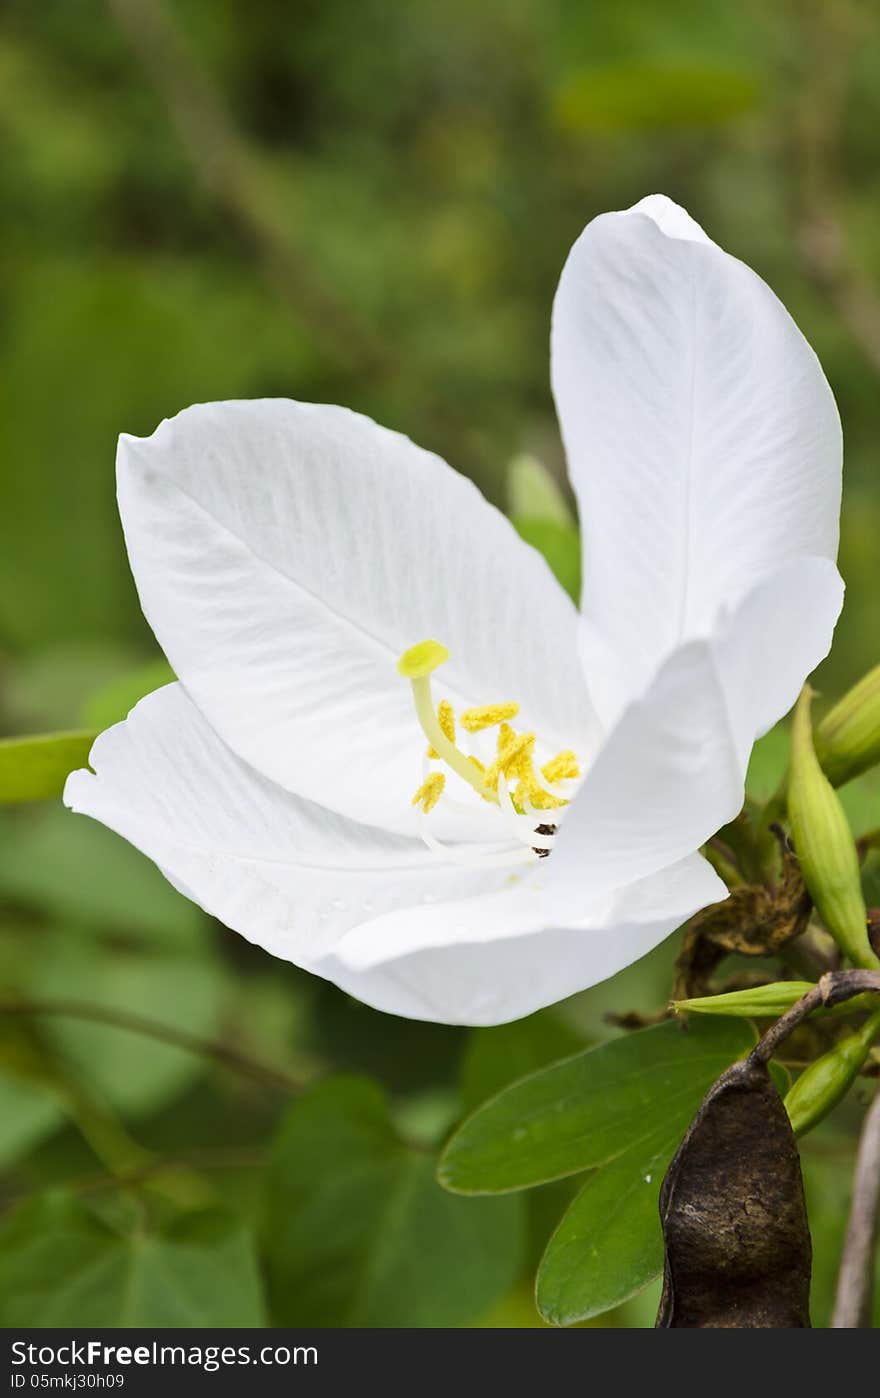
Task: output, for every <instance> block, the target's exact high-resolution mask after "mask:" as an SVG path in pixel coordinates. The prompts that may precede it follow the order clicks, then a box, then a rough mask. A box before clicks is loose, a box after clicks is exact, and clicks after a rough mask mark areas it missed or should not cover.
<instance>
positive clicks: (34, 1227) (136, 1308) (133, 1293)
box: [0, 1193, 265, 1328]
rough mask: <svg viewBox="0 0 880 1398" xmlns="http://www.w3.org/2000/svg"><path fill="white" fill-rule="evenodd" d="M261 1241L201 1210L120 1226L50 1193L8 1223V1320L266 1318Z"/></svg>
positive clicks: (3, 1314) (1, 1278)
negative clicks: (148, 1224) (163, 1223)
mask: <svg viewBox="0 0 880 1398" xmlns="http://www.w3.org/2000/svg"><path fill="white" fill-rule="evenodd" d="M264 1323H265V1318H264V1312H263V1305H262V1298H261V1292H260V1282H259V1277H258V1274H257V1268H256V1257H255V1253H254V1248H253V1243H252V1241H251V1239H250V1238H249V1237H248V1234H247V1232H246V1230H244V1229H243V1228H242V1227H241V1225H240V1224H239V1223H238V1222H237V1221H235V1220H234V1219H229V1218H226V1217H223V1216H222V1215H218V1214H192V1215H189V1216H187V1217H184V1218H181V1219H178V1220H175V1221H174V1222H173V1223H171V1224H170V1225H168V1226H167V1227H163V1228H159V1229H155V1230H154V1229H151V1228H146V1229H145V1228H142V1227H134V1228H131V1227H130V1228H129V1229H127V1230H126V1231H121V1230H119V1229H117V1228H115V1227H112V1226H111V1225H109V1224H108V1223H105V1222H104V1221H103V1220H102V1219H100V1218H99V1217H98V1216H97V1215H96V1214H94V1213H92V1212H91V1211H90V1210H88V1209H86V1208H85V1207H84V1206H83V1205H82V1204H80V1203H78V1202H77V1201H76V1200H74V1199H72V1198H70V1197H69V1196H67V1195H64V1194H55V1193H50V1194H43V1195H37V1196H36V1197H35V1198H33V1199H32V1200H30V1202H29V1203H28V1204H27V1205H25V1207H24V1208H22V1209H20V1210H19V1211H18V1213H16V1214H14V1215H13V1216H12V1218H11V1219H10V1220H9V1222H8V1223H6V1225H5V1226H4V1227H3V1229H2V1231H0V1324H3V1325H4V1326H9V1327H11V1326H35V1325H36V1326H69V1327H76V1328H80V1327H84V1326H101V1327H103V1326H151V1327H152V1326H163V1325H168V1326H182V1325H184V1326H202V1325H204V1326H227V1325H234V1326H260V1325H263V1324H264Z"/></svg>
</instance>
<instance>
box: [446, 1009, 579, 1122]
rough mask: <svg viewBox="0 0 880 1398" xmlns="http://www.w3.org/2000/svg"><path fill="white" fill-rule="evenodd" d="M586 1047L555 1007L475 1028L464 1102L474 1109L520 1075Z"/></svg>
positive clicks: (464, 1067)
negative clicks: (553, 1009)
mask: <svg viewBox="0 0 880 1398" xmlns="http://www.w3.org/2000/svg"><path fill="white" fill-rule="evenodd" d="M580 1048H583V1039H582V1038H581V1037H580V1036H579V1035H577V1034H576V1033H575V1032H574V1030H573V1029H571V1028H569V1026H568V1025H567V1024H565V1023H564V1022H563V1021H562V1020H561V1019H560V1018H559V1017H558V1015H555V1014H554V1013H553V1011H552V1010H540V1011H539V1012H538V1013H537V1014H534V1015H529V1017H528V1019H517V1020H514V1021H513V1023H512V1024H498V1025H494V1026H493V1027H492V1028H489V1029H474V1030H472V1031H471V1034H470V1037H469V1040H468V1046H467V1049H466V1050H465V1055H464V1059H463V1061H462V1065H461V1104H462V1107H463V1109H464V1111H465V1112H472V1111H473V1110H474V1109H475V1108H476V1107H478V1106H479V1105H480V1104H481V1103H482V1102H485V1101H486V1100H487V1099H488V1098H489V1097H494V1096H495V1094H496V1092H500V1091H501V1089H502V1088H503V1087H507V1085H508V1084H509V1083H511V1082H513V1081H514V1080H515V1079H516V1078H524V1077H525V1076H526V1074H527V1073H533V1072H534V1071H535V1070H536V1069H537V1068H543V1067H545V1065H546V1064H548V1063H553V1062H555V1061H556V1060H557V1059H559V1058H565V1057H567V1056H568V1055H569V1054H572V1053H576V1052H577V1051H578V1049H580Z"/></svg>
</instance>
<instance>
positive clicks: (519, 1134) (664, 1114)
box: [439, 1020, 753, 1194]
mask: <svg viewBox="0 0 880 1398" xmlns="http://www.w3.org/2000/svg"><path fill="white" fill-rule="evenodd" d="M752 1042H753V1035H752V1033H751V1030H750V1029H749V1027H748V1026H747V1024H745V1023H743V1022H738V1021H734V1020H705V1021H703V1022H701V1023H692V1024H690V1025H688V1027H687V1029H683V1028H682V1027H681V1026H680V1025H679V1024H678V1023H673V1022H671V1021H667V1022H666V1023H663V1024H659V1025H657V1026H655V1027H654V1028H651V1029H643V1030H640V1031H639V1032H638V1033H635V1034H630V1035H628V1036H627V1037H625V1038H621V1039H614V1040H612V1041H611V1042H610V1043H607V1044H602V1045H600V1046H599V1047H598V1048H593V1049H588V1050H587V1051H586V1052H584V1053H580V1054H577V1055H576V1056H575V1057H574V1058H569V1059H567V1060H565V1061H563V1062H562V1063H557V1064H554V1065H553V1066H552V1067H550V1068H546V1069H544V1070H543V1071H541V1072H538V1073H534V1074H532V1076H531V1077H528V1078H524V1079H523V1080H522V1081H521V1082H518V1083H514V1084H513V1085H512V1086H511V1087H509V1088H507V1089H506V1090H505V1091H504V1092H501V1093H500V1094H499V1095H498V1096H497V1097H495V1098H493V1099H492V1100H491V1101H490V1102H487V1103H486V1105H485V1106H484V1107H482V1108H480V1109H479V1110H478V1111H477V1112H475V1113H474V1115H473V1116H472V1117H470V1119H469V1120H468V1121H466V1122H465V1123H464V1125H463V1126H461V1127H460V1129H459V1130H458V1132H457V1133H456V1134H455V1135H454V1136H453V1138H452V1140H451V1141H450V1143H449V1145H448V1146H447V1148H446V1150H445V1152H444V1154H443V1157H442V1160H441V1163H440V1171H439V1178H440V1180H441V1182H442V1183H443V1184H444V1185H445V1186H446V1188H447V1189H452V1190H455V1191H456V1192H457V1193H461V1194H482V1193H501V1192H504V1191H507V1190H514V1189H527V1188H528V1187H529V1186H531V1185H534V1184H542V1183H544V1182H546V1181H547V1180H552V1179H559V1178H561V1177H562V1176H563V1175H570V1174H575V1173H576V1172H578V1171H579V1170H586V1169H589V1168H591V1167H592V1166H596V1165H601V1164H604V1163H605V1162H606V1161H609V1160H613V1159H614V1158H615V1157H616V1156H618V1155H621V1154H622V1153H623V1152H624V1151H625V1150H627V1149H628V1148H630V1147H631V1146H633V1144H634V1143H635V1142H636V1141H638V1140H640V1139H643V1138H646V1137H649V1136H651V1135H652V1133H653V1132H654V1131H656V1130H657V1129H658V1128H659V1127H660V1126H662V1125H663V1123H664V1122H665V1121H667V1120H668V1118H669V1116H670V1113H672V1112H678V1111H679V1110H680V1111H682V1112H684V1113H685V1114H686V1115H685V1120H687V1119H688V1117H689V1115H690V1114H692V1113H693V1111H695V1110H696V1107H697V1106H698V1104H699V1102H700V1099H701V1098H702V1096H703V1094H704V1093H705V1091H706V1088H707V1087H708V1086H709V1084H710V1083H712V1082H714V1080H715V1078H717V1077H718V1075H719V1073H721V1072H722V1071H723V1069H724V1068H725V1067H727V1066H728V1064H730V1063H731V1062H732V1060H733V1059H735V1058H736V1057H738V1055H739V1054H741V1053H743V1052H744V1051H745V1050H746V1049H747V1048H748V1047H750V1045H751V1044H752Z"/></svg>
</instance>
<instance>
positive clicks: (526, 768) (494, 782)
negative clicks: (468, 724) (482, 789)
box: [486, 723, 535, 791]
mask: <svg viewBox="0 0 880 1398" xmlns="http://www.w3.org/2000/svg"><path fill="white" fill-rule="evenodd" d="M534 746H535V735H534V733H514V731H513V729H512V728H511V727H510V725H509V724H507V723H503V724H502V725H501V732H500V733H499V734H498V755H497V757H496V758H495V761H494V762H493V763H492V765H491V767H489V769H488V771H487V772H486V785H487V786H488V788H489V790H490V791H497V790H498V778H499V776H501V774H502V773H503V774H504V776H505V777H526V776H527V775H528V774H529V773H530V772H531V771H533V770H534V769H533V768H532V749H533V748H534Z"/></svg>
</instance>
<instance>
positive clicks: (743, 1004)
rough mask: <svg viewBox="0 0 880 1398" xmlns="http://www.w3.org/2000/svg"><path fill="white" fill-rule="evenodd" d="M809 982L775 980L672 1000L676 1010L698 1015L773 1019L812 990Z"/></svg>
mask: <svg viewBox="0 0 880 1398" xmlns="http://www.w3.org/2000/svg"><path fill="white" fill-rule="evenodd" d="M812 989H813V985H812V982H811V981H774V982H773V983H772V985H756V986H754V987H752V988H750V989H749V990H731V991H728V992H727V993H726V994H724V995H703V996H701V997H700V998H699V999H698V1000H674V1001H673V1008H674V1009H675V1010H676V1011H681V1010H685V1011H687V1012H688V1013H689V1014H698V1015H741V1016H743V1017H744V1018H746V1019H760V1018H761V1017H762V1016H766V1017H768V1018H773V1019H775V1018H776V1016H777V1015H781V1014H785V1011H786V1010H790V1009H791V1007H792V1005H793V1004H794V1003H795V1001H796V1000H800V998H801V996H802V995H806V993H807V991H808V990H812Z"/></svg>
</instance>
